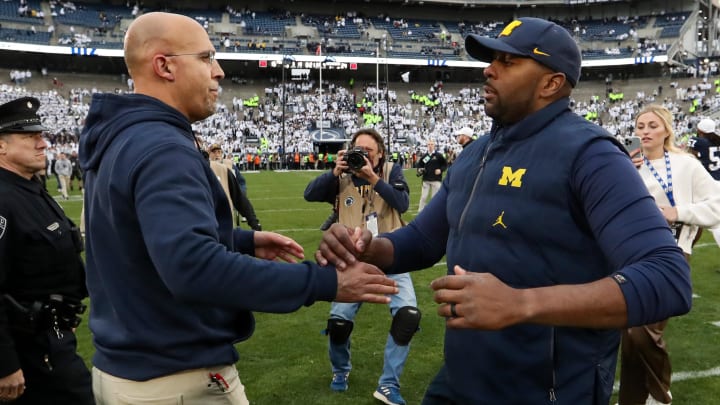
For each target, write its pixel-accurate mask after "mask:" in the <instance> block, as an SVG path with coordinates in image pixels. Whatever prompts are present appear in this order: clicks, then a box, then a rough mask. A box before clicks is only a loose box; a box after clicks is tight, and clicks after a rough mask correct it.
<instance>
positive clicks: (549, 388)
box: [383, 99, 691, 405]
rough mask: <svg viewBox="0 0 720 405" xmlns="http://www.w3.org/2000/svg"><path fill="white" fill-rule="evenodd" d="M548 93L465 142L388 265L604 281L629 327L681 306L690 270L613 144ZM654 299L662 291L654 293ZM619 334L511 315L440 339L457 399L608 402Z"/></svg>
mask: <svg viewBox="0 0 720 405" xmlns="http://www.w3.org/2000/svg"><path fill="white" fill-rule="evenodd" d="M568 103H569V101H568V99H563V100H559V101H556V102H555V103H553V104H551V105H549V106H547V107H546V108H544V109H543V110H541V111H538V112H536V113H534V114H532V115H530V116H528V117H526V118H525V119H523V120H522V121H520V122H518V123H516V124H514V125H511V126H505V127H502V126H498V125H496V126H495V127H494V128H493V130H492V132H491V134H490V136H486V137H481V138H480V139H478V140H477V141H475V142H473V143H472V144H471V145H470V146H468V147H467V148H466V149H465V150H464V151H463V153H462V154H460V156H459V157H458V159H457V160H456V162H455V164H454V165H453V166H452V167H451V168H450V170H449V171H448V175H447V177H446V179H445V181H444V182H443V185H442V188H441V189H440V191H439V192H438V194H437V195H436V196H435V197H434V198H433V199H432V201H431V202H430V203H429V205H428V206H427V207H426V208H425V210H423V212H422V213H420V214H419V215H418V217H416V218H415V220H414V221H413V222H411V223H410V224H409V225H408V226H407V227H405V228H402V229H400V230H397V231H395V232H393V233H390V234H386V235H383V236H384V237H387V238H389V239H390V240H391V241H392V243H393V245H394V255H395V256H394V264H393V266H392V267H391V268H389V269H386V271H387V272H388V273H395V272H398V273H399V272H403V271H409V270H418V269H423V268H427V267H429V266H431V265H433V264H434V263H436V262H437V261H438V260H439V259H440V258H442V256H443V255H444V254H447V267H448V274H452V269H453V268H454V266H455V265H460V266H462V267H463V268H465V269H467V270H469V271H473V272H489V273H492V274H494V275H495V276H496V277H498V278H499V279H500V280H501V281H503V282H504V283H506V284H508V285H510V286H511V287H515V288H535V287H543V286H552V285H559V284H581V283H588V282H592V281H595V280H598V279H601V278H603V277H608V276H614V278H615V280H616V281H617V282H618V283H619V285H620V288H621V289H622V292H623V294H624V296H625V300H626V302H627V311H628V319H629V324H630V326H632V325H641V324H645V323H650V322H654V321H658V320H661V319H666V318H668V317H670V316H673V315H678V314H682V313H685V312H687V311H689V308H690V305H691V285H690V277H689V268H688V265H687V263H686V262H685V259H684V257H683V255H682V252H681V251H680V249H679V248H678V247H677V245H676V244H675V241H674V240H673V238H672V234H671V232H670V229H669V228H668V226H667V223H666V222H665V221H664V220H663V218H662V216H661V215H660V213H659V212H658V210H657V208H656V207H655V203H654V202H653V200H652V198H651V197H650V196H649V194H648V192H647V189H646V187H645V186H644V185H643V183H642V180H641V179H640V176H639V175H638V173H637V170H636V169H635V167H634V166H633V165H632V163H631V162H630V159H629V158H628V156H627V155H626V154H624V153H623V152H622V151H621V148H622V147H621V146H620V145H619V144H618V143H617V142H616V141H615V140H614V139H612V138H611V137H610V136H609V135H607V133H606V132H605V131H604V130H603V129H602V128H600V127H598V126H596V125H594V124H591V123H589V122H587V121H586V120H584V119H582V118H580V117H578V116H577V115H575V114H573V113H572V112H571V111H570V110H569V106H568ZM657 297H662V299H658V298H657ZM619 342H620V333H619V331H618V330H608V329H584V328H570V327H551V326H547V325H536V324H519V325H514V326H511V327H508V328H506V329H503V330H500V331H480V330H454V329H448V330H447V331H446V335H445V361H446V365H447V370H448V374H449V381H451V384H452V387H453V389H454V391H455V394H456V395H457V398H456V399H457V401H459V402H460V403H463V404H473V405H478V404H500V403H501V404H518V405H520V404H546V403H547V404H550V403H557V404H607V403H608V402H609V399H610V395H611V393H612V384H613V379H614V373H615V363H616V356H617V349H618V345H619Z"/></svg>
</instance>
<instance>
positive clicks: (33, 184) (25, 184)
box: [0, 167, 42, 194]
mask: <svg viewBox="0 0 720 405" xmlns="http://www.w3.org/2000/svg"><path fill="white" fill-rule="evenodd" d="M0 182H2V183H6V184H10V185H13V186H17V187H21V188H24V189H26V190H27V191H30V192H32V193H35V194H40V192H41V190H42V184H40V180H39V179H38V178H37V176H33V177H32V178H31V179H30V180H28V179H26V178H24V177H22V176H20V175H18V174H15V173H13V172H11V171H10V170H7V169H4V168H2V167H0Z"/></svg>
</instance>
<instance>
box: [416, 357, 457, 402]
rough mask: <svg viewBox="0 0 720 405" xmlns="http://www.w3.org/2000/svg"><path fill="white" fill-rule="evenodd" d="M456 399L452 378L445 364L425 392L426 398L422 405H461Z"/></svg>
mask: <svg viewBox="0 0 720 405" xmlns="http://www.w3.org/2000/svg"><path fill="white" fill-rule="evenodd" d="M461 404H462V402H459V401H457V400H456V399H455V394H454V393H453V391H452V384H451V382H450V378H449V377H448V375H447V369H446V366H445V364H443V366H442V367H441V368H440V371H438V373H437V375H436V376H435V378H433V380H432V381H431V382H430V385H428V387H427V390H426V391H425V397H424V398H423V400H422V405H461Z"/></svg>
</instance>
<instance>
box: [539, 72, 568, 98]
mask: <svg viewBox="0 0 720 405" xmlns="http://www.w3.org/2000/svg"><path fill="white" fill-rule="evenodd" d="M540 83H541V88H540V95H541V96H542V97H544V98H547V97H552V96H554V95H555V94H556V93H557V92H559V91H560V90H562V89H563V88H564V87H565V84H566V83H567V78H566V77H565V73H558V72H552V73H546V74H544V75H543V77H542V79H541V80H540Z"/></svg>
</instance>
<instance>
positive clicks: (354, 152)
mask: <svg viewBox="0 0 720 405" xmlns="http://www.w3.org/2000/svg"><path fill="white" fill-rule="evenodd" d="M366 157H368V153H367V152H366V151H365V149H362V148H352V149H350V150H348V151H347V153H346V154H345V156H343V160H344V161H346V162H347V164H348V167H349V168H350V170H352V171H358V170H360V169H362V168H363V166H365V158H366Z"/></svg>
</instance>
